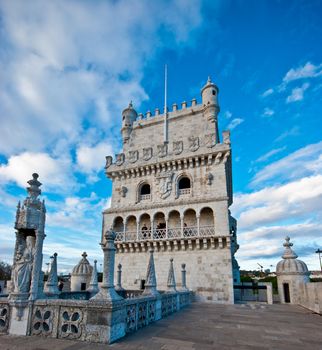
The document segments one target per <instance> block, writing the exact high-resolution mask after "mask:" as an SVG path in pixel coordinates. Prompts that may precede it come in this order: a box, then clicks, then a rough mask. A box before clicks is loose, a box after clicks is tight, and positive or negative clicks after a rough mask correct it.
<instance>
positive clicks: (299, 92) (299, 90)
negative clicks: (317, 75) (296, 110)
mask: <svg viewBox="0 0 322 350" xmlns="http://www.w3.org/2000/svg"><path fill="white" fill-rule="evenodd" d="M309 86H310V84H309V83H304V84H303V85H302V86H301V87H296V88H294V89H292V92H291V94H290V95H289V96H287V99H286V103H291V102H296V101H301V100H303V97H304V92H305V90H307V89H308V88H309Z"/></svg>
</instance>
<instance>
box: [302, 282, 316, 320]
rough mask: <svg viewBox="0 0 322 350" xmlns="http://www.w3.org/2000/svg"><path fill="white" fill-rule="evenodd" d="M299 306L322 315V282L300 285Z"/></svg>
mask: <svg viewBox="0 0 322 350" xmlns="http://www.w3.org/2000/svg"><path fill="white" fill-rule="evenodd" d="M299 304H300V305H302V306H304V307H306V308H307V309H310V310H312V311H314V312H316V313H318V314H320V315H322V282H314V283H302V284H300V286H299Z"/></svg>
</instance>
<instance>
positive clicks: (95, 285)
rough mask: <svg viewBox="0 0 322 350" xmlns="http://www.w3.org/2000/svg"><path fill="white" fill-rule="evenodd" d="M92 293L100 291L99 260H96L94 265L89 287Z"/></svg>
mask: <svg viewBox="0 0 322 350" xmlns="http://www.w3.org/2000/svg"><path fill="white" fill-rule="evenodd" d="M87 290H88V291H89V292H91V293H93V294H94V293H98V291H99V288H98V280H97V260H94V267H93V271H92V277H91V281H90V283H89V288H88V289H87Z"/></svg>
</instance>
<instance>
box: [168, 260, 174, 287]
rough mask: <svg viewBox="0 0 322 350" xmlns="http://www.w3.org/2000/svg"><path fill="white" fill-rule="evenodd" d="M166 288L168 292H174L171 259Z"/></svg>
mask: <svg viewBox="0 0 322 350" xmlns="http://www.w3.org/2000/svg"><path fill="white" fill-rule="evenodd" d="M167 287H168V291H171V292H175V291H176V280H175V277H174V269H173V258H171V259H170V267H169V273H168V283H167Z"/></svg>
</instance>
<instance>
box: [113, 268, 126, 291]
mask: <svg viewBox="0 0 322 350" xmlns="http://www.w3.org/2000/svg"><path fill="white" fill-rule="evenodd" d="M115 290H117V291H121V290H124V288H123V287H122V264H118V265H117V281H116V287H115Z"/></svg>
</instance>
